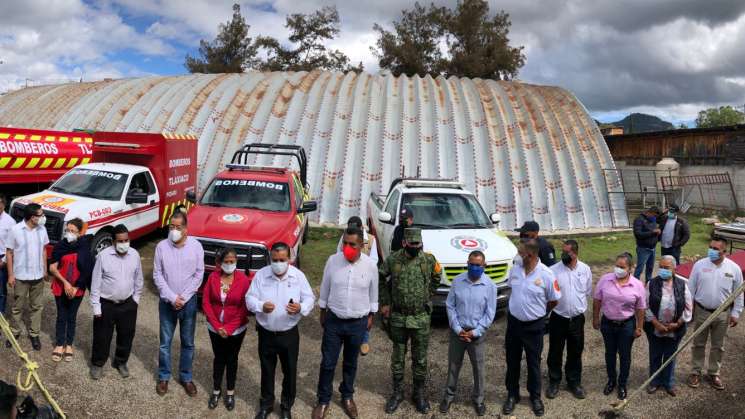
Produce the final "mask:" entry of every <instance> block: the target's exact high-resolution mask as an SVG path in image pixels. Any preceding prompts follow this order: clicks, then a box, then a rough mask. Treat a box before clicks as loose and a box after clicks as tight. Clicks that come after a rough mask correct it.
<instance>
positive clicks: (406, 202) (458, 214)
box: [367, 179, 517, 310]
mask: <svg viewBox="0 0 745 419" xmlns="http://www.w3.org/2000/svg"><path fill="white" fill-rule="evenodd" d="M403 208H408V209H410V210H411V211H412V212H413V213H414V225H413V226H414V227H419V228H421V229H422V241H423V245H424V251H425V252H429V253H431V254H433V255H434V256H435V257H436V258H437V261H438V262H440V265H441V266H442V279H441V280H440V287H439V288H438V289H437V293H436V295H435V298H434V301H433V303H434V306H435V309H440V310H441V309H443V308H444V306H445V298H447V294H448V290H449V288H450V284H451V281H452V280H453V278H455V276H456V275H458V274H460V273H462V272H465V271H466V269H467V261H468V254H469V253H470V252H471V251H473V250H480V251H482V252H484V254H485V255H486V271H485V273H486V274H487V275H488V276H489V277H490V278H491V279H492V281H494V283H495V284H497V290H498V294H497V307H498V308H504V307H506V305H507V300H508V298H509V294H510V288H509V286H508V285H507V283H506V280H507V272H508V270H509V268H510V267H511V266H512V260H513V259H514V257H515V255H516V254H517V248H516V247H515V245H514V244H512V242H511V241H510V240H509V239H508V238H507V236H506V235H505V234H504V233H502V232H501V231H500V230H499V228H498V227H497V225H498V223H499V214H491V215H490V216H489V217H487V215H486V212H485V211H484V209H483V208H482V207H481V204H479V201H478V199H476V196H475V195H474V194H473V193H471V192H469V191H467V190H465V189H464V187H463V185H462V184H460V183H458V182H456V181H450V180H436V179H396V180H394V181H393V182H392V183H391V187H390V189H389V191H388V195H387V196H384V195H375V194H371V195H370V199H369V201H368V204H367V214H368V225H369V227H370V230H371V231H372V232H373V233H374V234H375V235H376V237H377V239H378V240H377V242H378V252H379V254H380V255H381V258H386V257H388V255H390V253H391V240H392V238H393V231H394V230H395V226H396V225H397V224H398V223H399V222H400V220H398V218H399V214H400V213H401V209H403Z"/></svg>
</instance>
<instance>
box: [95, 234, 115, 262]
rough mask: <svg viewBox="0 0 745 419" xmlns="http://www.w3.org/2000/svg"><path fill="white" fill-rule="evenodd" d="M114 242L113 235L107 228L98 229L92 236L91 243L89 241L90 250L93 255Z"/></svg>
mask: <svg viewBox="0 0 745 419" xmlns="http://www.w3.org/2000/svg"><path fill="white" fill-rule="evenodd" d="M113 244H114V237H113V236H112V235H111V232H110V231H108V230H103V231H99V232H98V233H96V236H95V237H93V243H91V252H92V253H93V256H94V257H95V256H96V255H98V252H100V251H101V250H103V249H105V248H107V247H109V246H112V245H113Z"/></svg>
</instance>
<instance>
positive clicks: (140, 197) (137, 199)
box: [124, 190, 147, 204]
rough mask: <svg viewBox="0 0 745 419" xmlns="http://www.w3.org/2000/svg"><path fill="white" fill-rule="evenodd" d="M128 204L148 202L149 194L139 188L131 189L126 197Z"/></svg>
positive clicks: (125, 201) (125, 200)
mask: <svg viewBox="0 0 745 419" xmlns="http://www.w3.org/2000/svg"><path fill="white" fill-rule="evenodd" d="M124 203H126V204H147V194H146V193H145V192H141V191H138V190H133V191H130V192H129V193H128V194H127V197H126V198H124Z"/></svg>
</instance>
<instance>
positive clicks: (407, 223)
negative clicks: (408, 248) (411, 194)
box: [391, 208, 414, 253]
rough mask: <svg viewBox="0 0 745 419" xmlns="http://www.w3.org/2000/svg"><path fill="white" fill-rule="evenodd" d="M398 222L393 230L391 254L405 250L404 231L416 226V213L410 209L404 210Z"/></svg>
mask: <svg viewBox="0 0 745 419" xmlns="http://www.w3.org/2000/svg"><path fill="white" fill-rule="evenodd" d="M398 220H399V222H398V225H397V226H396V228H395V229H394V230H393V239H392V240H391V253H393V252H395V251H397V250H401V249H403V247H404V245H403V240H404V229H406V228H408V227H411V225H412V224H414V212H413V211H412V210H411V209H410V208H402V209H401V213H400V215H399V217H398Z"/></svg>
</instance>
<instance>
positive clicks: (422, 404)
mask: <svg viewBox="0 0 745 419" xmlns="http://www.w3.org/2000/svg"><path fill="white" fill-rule="evenodd" d="M413 402H414V407H415V408H416V411H417V412H419V413H421V414H423V415H424V414H426V413H429V409H430V406H429V401H427V398H426V397H425V396H424V395H420V396H415V397H414V400H413Z"/></svg>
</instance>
